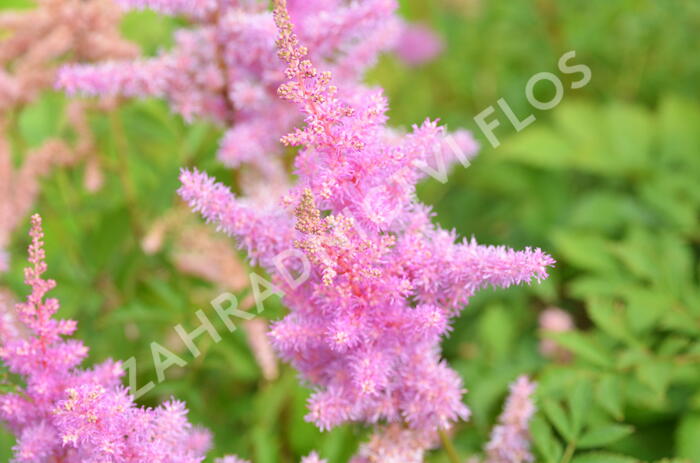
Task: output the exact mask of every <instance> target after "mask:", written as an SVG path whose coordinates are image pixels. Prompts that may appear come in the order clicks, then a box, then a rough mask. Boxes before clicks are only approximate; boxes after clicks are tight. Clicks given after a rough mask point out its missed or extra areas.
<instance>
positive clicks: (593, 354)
mask: <svg viewBox="0 0 700 463" xmlns="http://www.w3.org/2000/svg"><path fill="white" fill-rule="evenodd" d="M546 336H547V337H548V338H551V339H554V341H556V343H557V344H559V345H560V346H562V347H564V348H566V349H568V350H570V351H571V352H573V353H574V354H575V355H577V356H579V357H581V358H582V359H583V360H586V361H588V362H590V363H592V364H594V365H597V366H599V367H603V368H610V367H611V366H612V365H613V360H612V358H611V357H610V355H609V354H608V353H607V352H606V351H605V350H604V349H603V348H602V347H601V346H599V345H598V344H597V343H596V342H595V341H593V339H591V338H590V336H588V335H585V334H583V333H580V332H578V331H568V332H563V333H547V334H546Z"/></svg>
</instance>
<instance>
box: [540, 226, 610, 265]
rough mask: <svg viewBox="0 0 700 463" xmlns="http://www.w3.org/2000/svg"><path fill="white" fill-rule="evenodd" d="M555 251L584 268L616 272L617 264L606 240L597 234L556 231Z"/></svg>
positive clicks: (554, 237)
mask: <svg viewBox="0 0 700 463" xmlns="http://www.w3.org/2000/svg"><path fill="white" fill-rule="evenodd" d="M553 240H554V244H555V246H556V247H557V252H558V253H559V254H562V255H563V256H564V258H565V259H566V260H568V261H569V263H571V264H573V265H575V266H577V267H581V268H582V269H584V270H590V271H596V272H602V273H613V274H614V273H617V272H618V268H619V267H618V265H617V263H616V262H615V259H614V258H613V257H612V256H611V255H610V252H609V245H608V242H607V241H606V240H605V239H603V238H602V237H601V236H599V235H595V234H592V233H584V232H561V231H560V232H556V233H554V236H553Z"/></svg>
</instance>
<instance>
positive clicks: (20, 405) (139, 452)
mask: <svg viewBox="0 0 700 463" xmlns="http://www.w3.org/2000/svg"><path fill="white" fill-rule="evenodd" d="M30 236H31V238H32V241H31V244H30V246H29V263H30V264H31V265H30V266H29V267H28V268H26V269H25V282H26V284H27V285H29V286H30V287H31V293H30V294H29V296H28V297H27V300H26V301H25V302H24V303H21V304H17V306H16V316H17V319H18V321H19V322H20V323H21V325H22V327H23V328H24V331H25V333H24V334H22V335H20V336H9V337H6V336H4V333H3V336H2V337H0V360H2V361H3V362H4V363H5V364H6V365H7V367H8V368H9V370H10V372H12V373H15V374H18V375H21V376H22V378H23V380H24V382H25V383H26V387H21V388H19V391H18V392H16V393H7V394H0V422H3V423H4V424H6V425H7V426H8V428H9V429H10V430H11V431H12V432H13V433H14V434H15V436H16V437H17V444H16V445H15V447H14V449H13V450H14V460H13V461H15V462H18V463H19V462H22V463H24V462H26V463H32V462H37V461H61V462H66V463H85V462H93V463H97V462H113V463H141V462H144V461H153V462H161V463H199V462H201V461H202V460H203V459H204V454H205V452H206V451H207V449H208V447H209V440H210V439H209V437H208V433H207V432H206V431H204V430H202V429H199V428H193V427H192V426H191V425H190V424H189V422H188V421H187V418H186V415H187V410H186V408H185V406H184V404H182V403H180V402H177V401H170V402H166V403H165V404H163V405H161V406H159V407H157V408H155V409H147V408H140V407H138V406H136V404H135V403H134V402H133V397H132V396H131V395H129V394H128V392H127V390H126V389H124V388H123V387H122V386H121V385H120V378H121V377H122V376H123V375H124V370H123V368H122V366H121V364H120V363H118V362H113V361H111V360H108V361H106V362H104V363H102V364H99V365H97V366H95V367H93V368H92V369H89V370H82V369H80V368H79V365H80V363H81V362H82V360H83V359H84V358H85V357H86V356H87V353H88V349H87V347H85V345H83V343H81V342H80V341H78V340H65V339H64V336H68V335H70V334H72V333H73V332H74V331H75V329H76V323H75V322H74V321H72V320H57V319H55V318H53V316H54V315H55V313H56V312H57V310H58V308H59V303H58V301H57V300H56V299H53V298H46V293H47V292H48V291H50V290H51V289H52V288H53V287H54V286H55V282H54V281H53V280H46V279H44V278H43V274H44V273H45V272H46V269H47V267H46V263H45V260H44V259H45V254H44V248H43V241H42V240H43V232H42V229H41V219H40V218H39V216H38V215H35V216H33V217H32V229H31V232H30Z"/></svg>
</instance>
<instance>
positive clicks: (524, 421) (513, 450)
mask: <svg viewBox="0 0 700 463" xmlns="http://www.w3.org/2000/svg"><path fill="white" fill-rule="evenodd" d="M535 388H536V385H535V383H533V382H531V381H530V380H529V379H528V378H527V377H526V376H521V377H519V378H518V379H517V380H516V381H515V382H514V383H513V384H511V386H510V394H509V395H508V398H507V399H506V404H505V407H504V409H503V413H502V414H501V416H500V417H499V419H498V421H499V424H498V425H497V426H495V427H494V428H493V430H492V432H491V439H490V441H489V443H488V444H487V445H486V455H487V458H486V463H526V462H531V461H533V460H534V458H533V456H532V453H530V433H529V431H528V426H529V423H530V419H531V418H532V415H534V413H535V404H534V402H533V394H534V393H535Z"/></svg>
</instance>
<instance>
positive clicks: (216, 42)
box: [57, 0, 400, 183]
mask: <svg viewBox="0 0 700 463" xmlns="http://www.w3.org/2000/svg"><path fill="white" fill-rule="evenodd" d="M120 3H121V4H122V5H123V6H124V7H126V8H153V9H155V10H157V11H160V12H162V13H166V14H184V15H186V16H188V17H189V18H190V19H191V20H192V21H193V22H194V23H195V26H196V27H194V28H189V29H180V30H178V31H177V32H176V35H175V46H174V48H173V49H172V50H171V51H167V52H163V53H161V54H160V55H159V56H157V57H155V58H152V59H140V60H136V61H111V62H105V63H102V64H98V65H69V66H67V67H65V68H63V69H62V70H61V72H60V73H59V76H58V79H57V85H58V87H60V88H63V89H65V90H66V91H68V93H72V94H75V93H82V94H88V95H120V96H125V97H146V96H156V97H163V98H165V99H167V100H168V101H169V102H170V105H171V107H172V108H173V111H175V112H177V113H179V114H181V115H182V116H183V117H184V118H185V119H186V120H188V121H189V120H192V119H194V118H207V119H209V120H213V121H215V122H217V123H220V124H221V125H223V126H224V127H225V128H226V133H225V134H224V136H223V138H222V140H221V144H220V149H219V153H218V156H219V158H220V160H221V161H222V162H223V163H224V164H226V165H227V166H230V167H238V166H240V165H242V164H245V165H253V166H255V167H256V168H257V170H258V171H259V172H262V173H263V174H264V176H265V177H266V178H273V179H281V178H283V175H284V174H283V173H282V168H281V161H280V159H279V155H280V154H281V153H282V149H281V148H282V147H281V145H280V144H279V138H280V136H281V135H282V134H284V133H285V132H286V131H288V130H289V129H290V128H291V127H292V126H293V124H294V123H296V122H297V121H298V113H297V112H296V111H295V110H294V108H293V107H292V106H291V105H289V104H288V103H286V102H284V101H282V100H280V99H279V98H277V97H276V95H275V92H276V90H277V87H278V86H279V85H280V83H281V82H282V81H283V79H284V75H283V71H284V67H283V66H282V63H280V61H279V60H278V59H276V57H275V41H274V37H275V25H274V21H273V18H272V14H271V12H270V11H268V10H267V2H265V1H262V0H196V1H184V0H120ZM396 6H397V5H396V1H395V0H361V1H346V0H295V1H293V2H291V5H290V10H291V11H292V14H293V16H294V18H295V21H296V22H297V23H298V24H299V26H300V30H301V31H303V38H304V40H305V41H306V42H307V43H309V44H312V46H313V49H314V57H315V58H316V59H318V60H321V61H323V62H325V63H327V64H329V65H331V64H332V67H333V69H334V70H335V71H336V72H337V74H338V75H339V76H343V78H344V79H346V80H348V81H352V82H356V81H357V76H358V75H359V74H360V73H362V72H363V71H364V69H366V68H367V67H368V66H369V65H371V64H373V63H374V61H375V59H376V57H377V55H378V53H379V52H380V51H382V50H385V49H387V48H390V47H391V46H392V45H393V43H394V42H395V38H396V36H397V35H398V31H399V29H400V27H399V26H400V23H399V22H398V19H397V18H396V16H395V15H394V11H395V9H396ZM285 183H286V182H285Z"/></svg>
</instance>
